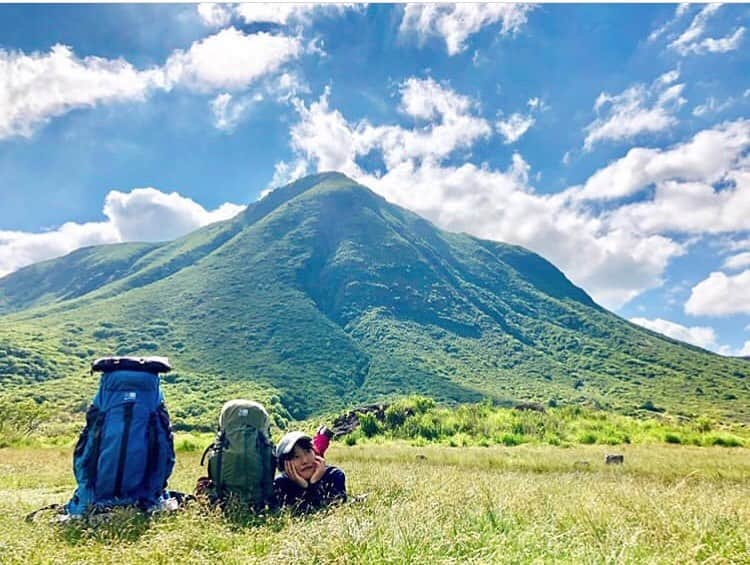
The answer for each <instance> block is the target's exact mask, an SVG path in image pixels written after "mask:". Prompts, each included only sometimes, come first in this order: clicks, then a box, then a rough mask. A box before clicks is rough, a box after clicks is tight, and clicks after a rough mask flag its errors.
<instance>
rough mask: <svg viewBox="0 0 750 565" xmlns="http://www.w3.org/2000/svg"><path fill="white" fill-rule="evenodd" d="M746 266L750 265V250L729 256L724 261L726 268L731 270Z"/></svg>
mask: <svg viewBox="0 0 750 565" xmlns="http://www.w3.org/2000/svg"><path fill="white" fill-rule="evenodd" d="M745 267H750V252H749V251H746V252H744V253H739V254H737V255H732V256H731V257H728V258H727V259H726V260H725V261H724V265H723V268H724V269H727V270H731V271H736V270H739V269H744V268H745Z"/></svg>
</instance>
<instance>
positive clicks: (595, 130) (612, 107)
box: [583, 71, 685, 151]
mask: <svg viewBox="0 0 750 565" xmlns="http://www.w3.org/2000/svg"><path fill="white" fill-rule="evenodd" d="M678 77H679V74H678V73H677V72H676V71H671V72H669V73H666V74H664V75H662V76H661V77H659V78H658V79H657V80H655V81H654V82H653V84H651V85H650V86H646V85H643V84H636V85H634V86H631V87H630V88H628V89H626V90H625V91H624V92H622V93H620V94H616V95H610V94H608V93H606V92H602V93H601V94H599V97H598V98H597V99H596V103H595V104H594V111H595V112H596V113H597V115H598V117H597V118H596V119H595V120H594V121H593V122H591V123H590V124H589V125H588V126H586V128H585V131H586V139H585V140H584V144H583V145H584V149H585V150H586V151H590V150H591V149H592V148H593V147H594V145H595V144H597V143H599V142H602V141H621V140H628V139H633V138H634V137H636V136H637V135H639V134H643V133H656V132H661V131H664V130H666V129H668V128H670V127H672V126H674V125H675V124H676V123H677V119H676V118H675V117H674V114H675V113H676V112H677V110H679V108H680V107H681V106H682V105H683V104H685V99H684V98H683V97H682V91H683V89H684V88H685V85H684V84H672V83H673V82H674V81H675V80H677V78H678Z"/></svg>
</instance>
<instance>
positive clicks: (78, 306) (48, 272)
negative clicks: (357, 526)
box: [0, 173, 750, 427]
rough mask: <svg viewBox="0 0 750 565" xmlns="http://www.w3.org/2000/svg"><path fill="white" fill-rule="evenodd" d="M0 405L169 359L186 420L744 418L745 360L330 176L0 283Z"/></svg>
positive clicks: (80, 399)
mask: <svg viewBox="0 0 750 565" xmlns="http://www.w3.org/2000/svg"><path fill="white" fill-rule="evenodd" d="M0 308H1V310H0V312H2V313H3V314H2V316H0V382H2V384H3V387H2V388H3V389H4V390H5V391H6V392H5V394H6V395H8V394H9V395H12V396H13V397H14V398H17V397H22V396H30V397H33V398H36V399H37V400H45V399H46V400H54V401H55V403H56V405H57V406H58V407H59V408H60V410H61V411H62V412H66V413H69V412H76V411H80V410H81V409H83V407H85V404H86V401H87V400H88V397H89V396H90V394H91V392H92V391H93V390H94V388H95V386H96V379H94V378H91V377H88V376H85V375H86V368H87V366H88V363H89V362H90V361H91V360H92V359H93V358H94V357H97V356H102V355H106V354H120V355H122V354H138V355H141V354H143V355H147V354H156V353H158V354H161V355H168V356H169V357H170V359H171V360H172V362H173V365H174V366H175V368H176V370H175V371H174V372H173V373H170V374H169V375H167V377H166V379H165V381H166V382H165V390H166V394H167V395H168V398H169V402H170V405H171V406H172V409H173V413H174V414H173V415H174V419H175V421H176V422H177V424H178V426H182V427H191V426H195V425H200V426H212V425H213V422H214V419H215V417H216V413H217V411H218V408H219V406H220V405H221V403H222V402H223V401H224V400H225V399H226V398H228V397H231V396H249V397H253V398H259V399H261V400H263V401H264V402H267V403H269V404H270V405H271V406H272V407H273V408H274V410H275V412H276V413H277V414H281V415H283V416H284V417H286V416H292V417H296V418H300V417H308V416H310V415H315V414H319V413H322V412H325V411H330V410H334V409H338V408H341V407H343V406H346V405H349V404H352V403H355V402H363V401H371V400H376V399H380V398H384V397H387V396H389V395H393V394H402V393H409V392H420V393H423V394H427V395H430V396H434V397H436V398H438V399H442V400H449V401H475V400H480V399H483V398H490V399H492V400H494V401H495V402H498V403H501V404H512V403H514V402H516V401H520V400H526V401H536V402H544V403H551V404H554V403H569V402H587V403H592V404H595V405H598V406H601V407H603V408H608V409H614V410H619V411H624V412H633V411H635V410H638V409H644V410H662V409H665V410H668V411H670V412H673V413H676V414H693V413H707V414H712V415H715V416H717V417H721V418H729V419H733V420H740V421H748V420H749V419H750V418H749V416H750V411H749V408H748V406H750V403H749V402H748V400H750V385H749V383H750V378H748V377H750V366H749V365H748V363H747V362H745V361H742V360H738V359H728V358H723V357H720V356H718V355H715V354H712V353H709V352H707V351H704V350H702V349H699V348H696V347H693V346H689V345H686V344H684V343H680V342H676V341H673V340H670V339H668V338H665V337H663V336H661V335H659V334H656V333H653V332H650V331H648V330H646V329H644V328H641V327H639V326H635V325H633V324H631V323H629V322H627V321H625V320H623V319H621V318H619V317H618V316H616V315H614V314H612V313H611V312H608V311H607V310H605V309H603V308H601V307H600V306H598V305H597V304H596V303H594V301H593V300H592V299H591V298H590V297H589V296H588V295H587V294H586V293H585V292H584V291H583V290H582V289H580V288H578V287H576V286H575V285H573V284H572V283H571V282H570V281H569V280H568V279H567V278H566V277H565V275H564V274H563V273H562V272H560V270H558V269H557V268H556V267H555V266H554V265H552V264H551V263H549V262H548V261H546V260H545V259H543V258H542V257H540V256H538V255H536V254H534V253H532V252H530V251H528V250H526V249H523V248H521V247H518V246H513V245H507V244H503V243H498V242H492V241H484V240H480V239H477V238H474V237H471V236H468V235H466V234H456V233H449V232H445V231H442V230H440V229H438V228H436V227H435V226H434V225H432V224H431V223H430V222H428V221H427V220H425V219H423V218H421V217H419V216H417V215H415V214H413V213H411V212H409V211H407V210H404V209H403V208H400V207H398V206H395V205H393V204H390V203H389V202H387V201H386V200H385V199H383V198H382V197H380V196H378V195H376V194H375V193H373V192H372V191H370V190H369V189H367V188H366V187H363V186H361V185H358V184H357V183H355V182H354V181H352V180H351V179H348V178H347V177H345V176H343V175H341V174H338V173H324V174H320V175H315V176H311V177H306V178H304V179H301V180H299V181H297V182H295V183H292V184H290V185H288V186H285V187H282V188H279V189H277V190H274V191H273V192H271V193H270V194H269V195H268V196H266V197H265V198H263V199H262V200H259V201H258V202H256V203H254V204H252V205H250V206H249V207H248V208H247V209H246V210H245V211H244V212H243V213H242V214H240V215H239V216H237V217H235V218H233V219H231V220H228V221H225V222H220V223H216V224H212V225H210V226H206V227H204V228H202V229H200V230H197V231H195V232H193V233H191V234H189V235H187V236H185V237H183V238H180V239H177V240H175V241H172V242H167V243H163V244H138V243H133V244H120V245H109V246H98V247H91V248H87V249H81V250H78V251H76V252H74V253H71V254H70V255H68V256H66V257H62V258H59V259H55V260H52V261H47V262H45V263H40V264H37V265H33V266H30V267H27V268H25V269H21V270H19V271H17V272H15V273H13V274H11V275H8V276H6V277H5V278H3V279H0Z"/></svg>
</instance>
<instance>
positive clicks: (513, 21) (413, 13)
mask: <svg viewBox="0 0 750 565" xmlns="http://www.w3.org/2000/svg"><path fill="white" fill-rule="evenodd" d="M533 8H534V7H533V6H532V5H530V4H499V3H498V4H406V5H405V6H404V17H403V19H402V20H401V26H400V29H399V31H400V33H402V34H404V33H408V32H416V33H417V35H418V37H419V40H420V42H424V40H425V39H426V38H427V37H429V36H440V37H442V38H443V39H444V40H445V44H446V47H447V50H448V54H449V55H456V54H457V53H460V52H461V51H463V50H464V49H466V44H465V43H466V40H467V39H468V37H469V36H470V35H473V34H475V33H477V32H478V31H479V30H480V29H482V28H483V27H485V26H488V25H493V24H496V23H498V22H499V23H501V28H500V34H501V35H514V34H516V33H518V31H519V30H520V29H521V27H523V25H524V24H526V22H527V19H528V18H527V16H528V13H529V12H530V11H531V10H533Z"/></svg>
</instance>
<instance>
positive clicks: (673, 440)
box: [664, 433, 682, 443]
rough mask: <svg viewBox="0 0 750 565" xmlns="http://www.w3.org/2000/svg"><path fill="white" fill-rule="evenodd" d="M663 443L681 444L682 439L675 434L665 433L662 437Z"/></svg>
mask: <svg viewBox="0 0 750 565" xmlns="http://www.w3.org/2000/svg"><path fill="white" fill-rule="evenodd" d="M664 441H666V442H667V443H682V438H681V437H680V436H679V435H677V434H672V433H667V434H665V435H664Z"/></svg>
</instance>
